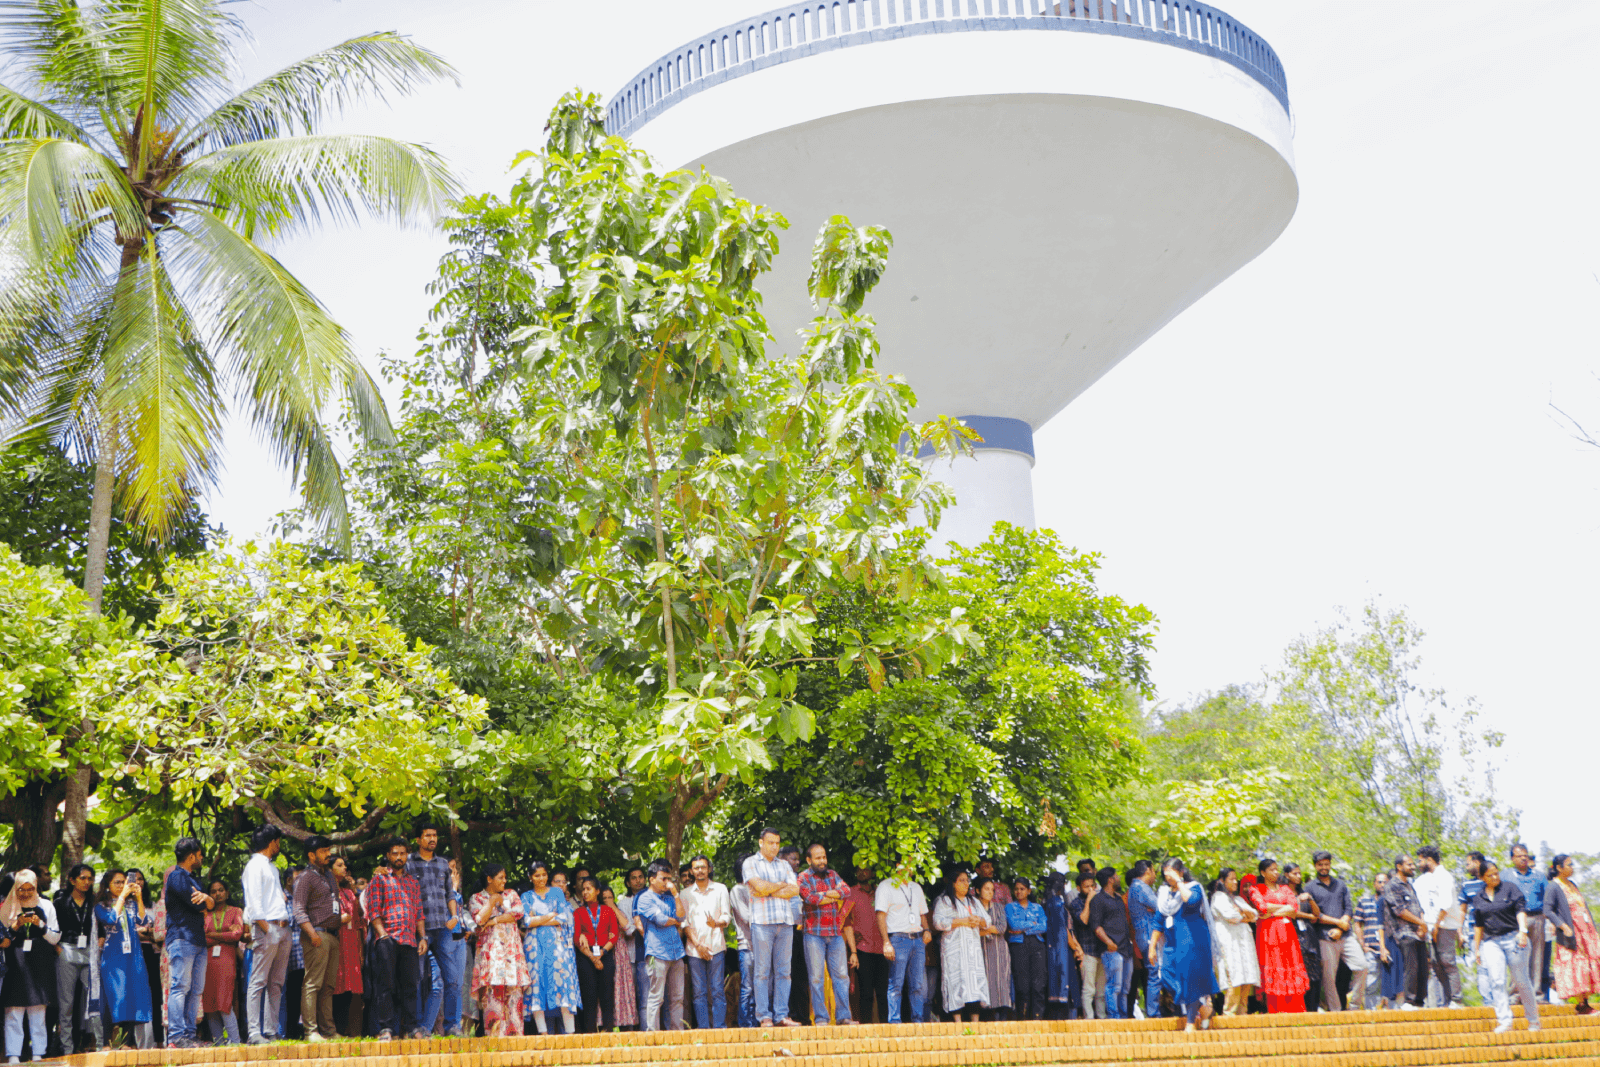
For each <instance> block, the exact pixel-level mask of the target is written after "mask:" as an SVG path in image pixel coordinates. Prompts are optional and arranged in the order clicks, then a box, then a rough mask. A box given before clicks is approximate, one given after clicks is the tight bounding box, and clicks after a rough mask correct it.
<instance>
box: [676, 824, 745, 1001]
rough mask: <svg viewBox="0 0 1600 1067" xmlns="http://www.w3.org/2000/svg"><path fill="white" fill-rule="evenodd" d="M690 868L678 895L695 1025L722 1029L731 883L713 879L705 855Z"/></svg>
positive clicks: (693, 862)
mask: <svg viewBox="0 0 1600 1067" xmlns="http://www.w3.org/2000/svg"><path fill="white" fill-rule="evenodd" d="M689 871H690V873H691V874H692V875H693V876H694V881H693V882H690V883H689V887H688V888H687V889H684V890H682V891H680V892H679V894H678V898H679V899H680V900H682V901H683V906H684V919H683V932H684V938H685V941H686V942H687V943H686V944H685V946H684V947H685V948H687V949H688V952H687V957H688V960H689V976H690V978H691V979H692V984H693V988H694V1018H695V1025H696V1026H698V1027H699V1028H700V1029H702V1030H707V1029H711V1030H720V1029H722V1028H723V1027H724V1026H725V1025H727V1023H726V1019H727V1003H726V994H725V992H724V990H723V982H722V977H723V973H724V966H723V965H724V964H725V963H726V957H725V956H724V955H723V954H724V952H726V951H727V948H728V933H727V930H728V924H729V923H730V922H732V921H733V913H732V911H731V910H730V908H729V904H728V887H727V886H725V885H723V884H722V883H721V882H713V881H712V880H711V861H710V860H709V859H707V858H706V857H704V856H696V857H695V858H694V859H693V860H691V861H690V862H689Z"/></svg>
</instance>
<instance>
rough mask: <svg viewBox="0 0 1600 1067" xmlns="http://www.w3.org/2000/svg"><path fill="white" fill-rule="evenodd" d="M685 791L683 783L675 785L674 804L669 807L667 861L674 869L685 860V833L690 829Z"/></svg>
mask: <svg viewBox="0 0 1600 1067" xmlns="http://www.w3.org/2000/svg"><path fill="white" fill-rule="evenodd" d="M684 793H685V790H684V788H683V786H682V785H681V784H679V785H677V786H674V787H673V790H672V804H671V806H670V807H668V808H667V862H668V863H670V864H672V869H673V870H674V871H676V870H677V869H678V865H679V864H681V863H682V862H683V858H682V857H683V835H684V832H685V831H686V830H688V829H689V812H688V809H687V807H686V806H685V804H684V801H685V800H686V799H687V798H686V797H685V795H684ZM674 877H676V875H674Z"/></svg>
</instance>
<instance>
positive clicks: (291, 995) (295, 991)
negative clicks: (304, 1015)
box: [283, 967, 306, 1041]
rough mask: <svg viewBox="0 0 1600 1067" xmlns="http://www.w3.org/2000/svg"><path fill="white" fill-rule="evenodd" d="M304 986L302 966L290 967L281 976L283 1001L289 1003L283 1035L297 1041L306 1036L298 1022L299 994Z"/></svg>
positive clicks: (304, 972) (304, 1029) (303, 1028)
mask: <svg viewBox="0 0 1600 1067" xmlns="http://www.w3.org/2000/svg"><path fill="white" fill-rule="evenodd" d="M305 988H306V970H305V968H304V967H298V968H296V967H291V968H289V970H287V971H285V972H284V977H283V1003H285V1004H287V1005H289V1012H288V1015H289V1027H288V1029H286V1030H285V1031H284V1032H283V1036H284V1037H285V1038H287V1039H288V1040H290V1041H299V1040H300V1039H302V1038H303V1037H305V1036H306V1028H305V1027H304V1026H302V1025H301V1023H300V1001H301V999H302V998H301V994H302V993H303V992H305Z"/></svg>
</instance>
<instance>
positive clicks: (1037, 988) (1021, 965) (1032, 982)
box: [1011, 934, 1050, 1021]
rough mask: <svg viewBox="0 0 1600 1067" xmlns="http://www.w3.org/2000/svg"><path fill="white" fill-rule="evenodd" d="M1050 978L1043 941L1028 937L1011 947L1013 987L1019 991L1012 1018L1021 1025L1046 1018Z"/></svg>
mask: <svg viewBox="0 0 1600 1067" xmlns="http://www.w3.org/2000/svg"><path fill="white" fill-rule="evenodd" d="M1049 977H1050V959H1049V956H1048V954H1047V953H1046V952H1045V947H1044V942H1043V941H1042V940H1040V939H1039V938H1038V937H1035V936H1034V935H1032V934H1025V935H1023V938H1022V944H1020V945H1019V944H1017V943H1015V942H1012V943H1011V984H1012V985H1013V986H1015V987H1016V998H1015V1000H1016V1003H1015V1004H1014V1006H1013V1008H1012V1017H1013V1018H1015V1019H1018V1020H1020V1021H1026V1020H1028V1019H1043V1018H1044V1009H1045V996H1046V991H1047V989H1048V988H1049V986H1048V984H1047V983H1048V980H1049Z"/></svg>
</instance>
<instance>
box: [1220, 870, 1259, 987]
mask: <svg viewBox="0 0 1600 1067" xmlns="http://www.w3.org/2000/svg"><path fill="white" fill-rule="evenodd" d="M1259 918H1260V916H1259V915H1258V914H1257V913H1256V909H1254V908H1252V907H1251V906H1250V903H1249V902H1248V901H1247V900H1245V899H1244V898H1243V897H1241V896H1240V895H1239V874H1238V872H1237V871H1235V870H1234V869H1233V868H1232V867H1224V868H1223V869H1222V870H1221V871H1219V872H1218V874H1217V880H1216V881H1214V882H1212V883H1211V943H1212V946H1213V948H1214V950H1215V959H1214V961H1213V962H1214V964H1215V970H1216V977H1217V985H1218V986H1220V987H1221V988H1222V998H1223V999H1222V1014H1224V1015H1245V1014H1247V1013H1248V1012H1249V1010H1250V998H1251V996H1252V995H1253V994H1254V993H1255V989H1256V986H1257V985H1259V984H1260V983H1261V966H1260V963H1259V962H1258V961H1257V960H1256V939H1255V934H1254V933H1253V932H1252V931H1251V929H1250V924H1251V923H1253V922H1255V921H1256V920H1257V919H1259Z"/></svg>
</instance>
